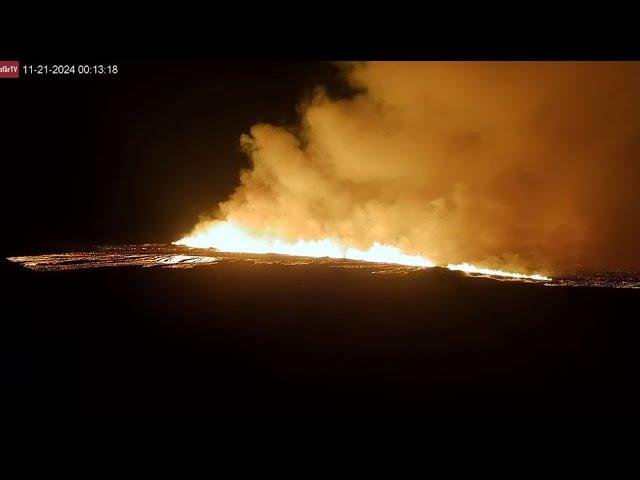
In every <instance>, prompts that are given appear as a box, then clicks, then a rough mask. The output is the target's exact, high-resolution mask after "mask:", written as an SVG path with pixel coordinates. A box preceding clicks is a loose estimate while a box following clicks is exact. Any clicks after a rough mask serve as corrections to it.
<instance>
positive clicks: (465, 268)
mask: <svg viewBox="0 0 640 480" xmlns="http://www.w3.org/2000/svg"><path fill="white" fill-rule="evenodd" d="M447 268H448V269H449V270H459V271H461V272H467V273H479V274H482V275H493V276H497V277H509V278H517V279H529V280H551V278H549V277H545V276H544V275H540V274H538V273H534V274H533V275H525V274H524V273H513V272H505V271H504V270H493V269H490V268H478V267H476V266H475V265H471V264H470V263H461V264H458V265H453V264H449V265H447Z"/></svg>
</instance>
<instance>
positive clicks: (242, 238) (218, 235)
mask: <svg viewBox="0 0 640 480" xmlns="http://www.w3.org/2000/svg"><path fill="white" fill-rule="evenodd" d="M174 244H175V245H186V246H188V247H197V248H216V249H218V250H221V251H223V252H242V253H277V254H281V255H295V256H298V257H329V258H348V259H351V260H361V261H365V262H375V263H394V264H398V265H410V266H414V267H434V266H435V264H434V263H433V262H432V261H431V260H428V259H426V258H424V257H421V256H420V255H407V254H405V253H402V252H401V251H400V250H399V249H398V248H396V247H392V246H390V245H381V244H379V243H378V242H375V243H374V244H373V246H372V247H371V248H369V249H368V250H358V249H355V248H344V247H342V246H340V244H339V243H338V242H336V241H335V240H332V239H328V238H326V239H323V240H317V241H305V240H298V241H297V242H295V243H288V242H284V241H282V240H278V239H270V238H267V237H256V236H252V235H250V234H249V233H248V232H247V230H245V229H244V228H242V227H241V226H240V225H237V224H235V223H233V222H217V223H214V224H213V225H212V226H211V227H209V228H208V229H206V230H203V231H201V232H199V233H196V234H194V235H191V236H188V237H185V238H182V239H180V240H178V241H177V242H174Z"/></svg>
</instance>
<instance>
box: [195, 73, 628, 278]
mask: <svg viewBox="0 0 640 480" xmlns="http://www.w3.org/2000/svg"><path fill="white" fill-rule="evenodd" d="M345 74H346V76H347V78H348V81H349V82H351V83H352V85H354V86H356V87H359V88H360V92H361V93H359V94H356V95H354V96H353V97H351V98H348V99H340V100H335V99H331V98H329V97H328V96H327V95H326V94H324V93H322V92H320V93H318V94H317V95H316V96H315V98H313V100H312V101H311V102H309V103H308V104H307V105H306V106H304V107H303V108H302V109H301V110H302V121H301V124H300V126H299V128H296V129H287V128H284V127H281V126H273V125H265V124H261V125H255V126H253V127H252V128H251V132H250V134H245V135H242V137H241V139H240V141H241V145H242V147H243V149H244V150H245V151H246V152H247V154H248V155H250V156H251V159H252V162H253V166H252V168H251V169H248V170H245V171H243V172H242V173H241V176H240V185H239V186H238V187H237V189H236V191H235V192H234V193H233V195H232V196H231V197H230V198H229V199H228V200H227V201H226V202H223V203H222V204H220V205H219V209H218V211H217V212H216V214H215V216H214V217H213V218H211V219H209V220H205V221H203V222H201V223H200V224H199V225H198V226H197V227H196V229H195V230H194V232H193V234H194V235H198V234H199V235H202V234H203V232H206V231H207V230H208V229H209V228H211V225H212V224H211V222H212V221H213V220H215V219H220V220H227V221H229V222H233V223H234V224H237V225H242V226H243V228H246V229H248V231H251V232H253V233H255V234H256V235H264V234H268V235H271V236H274V237H277V238H278V239H281V240H283V241H285V242H291V243H295V242H299V241H304V242H314V241H318V240H322V239H335V240H336V241H337V242H339V243H340V244H341V245H343V246H345V247H348V248H353V249H357V250H367V249H369V248H370V247H372V246H373V245H374V242H377V243H378V244H382V245H389V246H393V247H396V248H398V249H399V250H400V251H402V252H403V253H404V254H408V255H421V256H424V257H425V258H428V259H430V260H433V261H435V262H436V263H437V264H441V265H447V264H454V265H460V264H465V263H467V262H468V263H472V264H474V265H480V266H482V267H485V268H501V269H519V270H523V269H524V270H527V271H530V270H529V269H532V268H533V269H540V268H541V267H542V268H543V269H545V268H546V269H554V268H562V267H565V266H574V265H576V264H582V265H585V266H590V267H593V268H639V267H640V256H639V255H637V245H640V226H639V222H640V220H639V219H640V211H639V209H638V206H639V203H640V200H639V194H638V181H640V175H639V173H640V156H639V155H640V64H638V63H564V62H563V63H537V62H535V63H520V62H504V63H484V62H483V63H476V62H457V63H440V62H426V63H413V62H410V63H396V62H392V63H384V62H383V63H377V62H373V63H366V64H356V65H349V66H347V67H345ZM474 268H475V267H474Z"/></svg>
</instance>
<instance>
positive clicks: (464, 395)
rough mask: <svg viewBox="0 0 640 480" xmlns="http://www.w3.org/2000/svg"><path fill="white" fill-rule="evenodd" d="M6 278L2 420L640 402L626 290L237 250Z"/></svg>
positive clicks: (591, 411) (568, 410)
mask: <svg viewBox="0 0 640 480" xmlns="http://www.w3.org/2000/svg"><path fill="white" fill-rule="evenodd" d="M2 280H3V282H4V285H5V287H4V295H3V303H4V315H3V330H4V334H3V341H2V342H3V362H2V364H3V367H2V368H3V378H4V381H5V385H6V386H7V387H8V388H5V392H6V393H5V395H6V396H7V397H8V398H9V404H10V407H9V408H8V409H7V410H5V412H6V413H7V415H8V416H9V417H11V419H13V420H18V421H20V420H21V419H33V418H51V417H56V418H71V419H82V418H84V417H152V418H157V417H222V418H229V417H256V416H258V417H262V416H286V417H291V416H314V417H318V416H319V417H324V416H361V417H372V416H375V417H378V416H383V417H397V416H400V417H405V416H407V417H408V416H421V417H476V416H482V417H487V416H489V417H511V416H532V417H539V416H570V417H603V416H604V417H609V416H614V417H619V416H621V417H629V416H631V417H638V416H640V413H639V407H638V405H639V403H638V400H639V399H640V398H639V397H640V395H639V393H640V377H639V376H638V373H639V372H638V355H639V354H638V352H639V350H638V341H639V340H640V329H639V327H638V315H637V307H638V304H639V302H638V300H640V291H638V290H627V289H608V288H586V287H553V288H552V287H545V286H543V285H539V284H527V283H513V282H499V281H495V280H491V279H483V278H469V277H466V276H465V275H464V274H460V273H457V272H450V271H446V270H442V269H437V268H436V269H427V270H417V271H409V272H406V273H393V272H390V273H389V272H387V273H372V270H371V269H358V268H332V267H331V266H329V265H326V264H308V265H281V264H269V263H265V264H250V263H247V262H220V263H216V264H213V265H202V266H197V267H194V268H190V269H172V268H140V267H117V268H98V269H84V270H72V271H54V272H38V271H31V270H27V269H26V268H23V267H21V266H19V265H16V264H12V263H9V262H7V261H6V260H3V263H2Z"/></svg>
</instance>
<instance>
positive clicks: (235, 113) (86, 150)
mask: <svg viewBox="0 0 640 480" xmlns="http://www.w3.org/2000/svg"><path fill="white" fill-rule="evenodd" d="M113 63H117V64H118V66H119V73H118V74H117V75H116V76H115V77H103V78H99V77H86V76H85V77H78V76H71V77H53V76H44V77H32V78H24V77H23V78H20V79H18V80H2V83H0V104H1V105H2V112H3V113H2V120H0V122H1V123H0V128H1V131H2V132H3V135H2V138H3V141H2V159H3V162H2V171H3V175H2V178H3V184H4V185H3V188H2V196H3V198H2V200H3V205H4V209H3V229H2V230H3V233H4V235H3V244H4V246H5V250H6V252H5V254H6V255H13V254H21V253H31V252H34V251H39V250H43V249H45V250H46V249H50V248H57V247H66V246H73V245H81V244H86V243H98V244H104V243H123V242H131V243H141V242H168V241H173V240H175V239H177V238H179V237H180V236H182V235H183V234H184V233H186V232H187V231H188V230H189V229H190V228H191V227H192V226H193V225H194V224H195V222H196V221H197V218H198V215H199V214H201V213H203V212H206V211H207V210H209V209H210V208H211V207H213V206H214V205H215V204H216V203H217V202H219V201H222V200H224V199H225V198H227V196H228V195H229V194H230V193H231V192H232V191H233V188H234V187H235V186H236V184H237V182H238V174H239V170H240V168H241V167H243V166H247V165H248V159H247V158H246V156H245V155H243V154H242V153H241V151H240V148H239V137H240V135H241V134H242V133H243V132H247V131H248V130H249V128H250V127H251V125H253V124H255V123H257V122H269V123H275V124H285V125H286V124H295V123H296V121H297V119H298V113H297V111H296V105H298V104H299V102H300V100H301V99H304V98H305V97H306V96H309V95H311V93H312V89H313V87H314V86H315V85H318V84H329V85H330V86H331V85H332V84H335V82H336V78H337V76H336V67H335V66H334V65H332V64H330V63H323V62H166V61H162V62H133V61H126V62H113Z"/></svg>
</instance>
